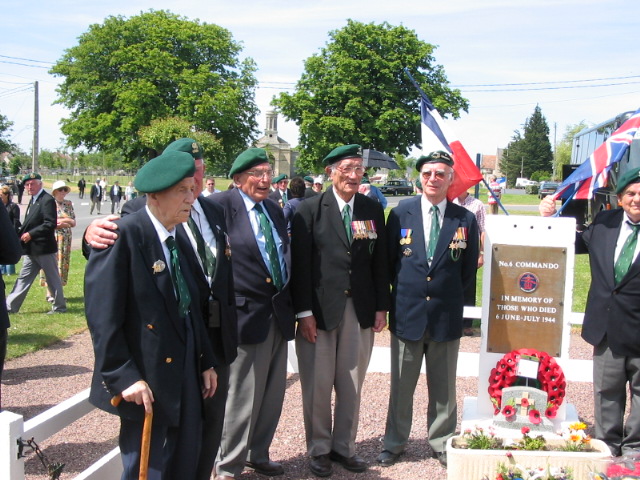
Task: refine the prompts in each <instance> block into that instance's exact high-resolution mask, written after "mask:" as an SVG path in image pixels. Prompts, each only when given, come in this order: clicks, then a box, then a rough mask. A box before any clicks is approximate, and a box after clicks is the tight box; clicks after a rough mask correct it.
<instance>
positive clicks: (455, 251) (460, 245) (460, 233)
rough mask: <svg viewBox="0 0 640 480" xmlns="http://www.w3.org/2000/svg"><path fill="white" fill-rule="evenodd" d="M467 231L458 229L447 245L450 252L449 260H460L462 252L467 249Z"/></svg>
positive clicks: (464, 228)
mask: <svg viewBox="0 0 640 480" xmlns="http://www.w3.org/2000/svg"><path fill="white" fill-rule="evenodd" d="M468 232H469V229H468V228H467V227H458V228H457V230H456V233H455V234H454V235H453V239H452V240H451V243H450V244H449V249H450V250H451V252H450V254H451V259H452V260H453V261H454V262H457V261H458V260H460V255H462V250H465V249H466V248H467V236H468Z"/></svg>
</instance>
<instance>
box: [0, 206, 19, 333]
mask: <svg viewBox="0 0 640 480" xmlns="http://www.w3.org/2000/svg"><path fill="white" fill-rule="evenodd" d="M0 232H2V233H1V234H0V265H13V264H15V263H18V260H20V256H21V255H22V248H20V240H19V238H18V236H17V235H16V234H15V230H14V229H13V225H12V224H11V221H10V220H9V214H8V213H7V210H5V209H4V208H0ZM0 328H9V314H8V313H7V302H6V297H5V292H4V280H3V279H2V275H0Z"/></svg>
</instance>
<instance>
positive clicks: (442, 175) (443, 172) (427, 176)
mask: <svg viewBox="0 0 640 480" xmlns="http://www.w3.org/2000/svg"><path fill="white" fill-rule="evenodd" d="M420 175H422V178H424V179H425V180H428V179H430V178H431V176H432V175H435V176H436V178H437V179H438V180H444V178H445V177H446V176H447V171H446V170H442V169H438V170H422V171H421V172H420Z"/></svg>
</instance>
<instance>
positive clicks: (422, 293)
mask: <svg viewBox="0 0 640 480" xmlns="http://www.w3.org/2000/svg"><path fill="white" fill-rule="evenodd" d="M459 227H463V228H467V245H466V248H465V249H459V252H460V257H459V259H458V260H454V259H453V258H452V251H453V250H452V249H451V248H449V246H450V244H451V241H452V239H453V237H454V235H455V233H456V231H457V229H458V228H459ZM403 229H411V230H412V233H411V243H410V244H406V243H404V242H403V243H404V244H400V240H401V239H402V238H403V233H402V230H403ZM387 231H388V233H389V262H390V270H391V285H392V293H391V301H392V307H391V314H390V316H389V329H390V330H391V332H393V333H394V334H395V335H397V336H398V337H400V338H402V339H405V340H411V341H417V340H420V339H421V338H422V337H423V336H424V334H425V331H427V329H428V331H429V336H430V337H431V338H432V339H433V340H435V341H436V342H446V341H449V340H455V339H457V338H460V336H461V335H462V314H463V309H464V289H465V286H466V285H467V284H468V283H469V282H471V281H472V279H473V277H474V276H475V275H476V269H477V265H478V248H479V245H478V244H479V234H478V224H477V222H476V217H475V216H474V215H473V213H471V212H469V211H468V210H467V209H466V208H464V207H461V206H459V205H455V204H453V203H451V202H447V207H446V209H445V212H444V218H443V221H442V227H441V229H440V236H439V237H438V244H437V246H436V251H435V253H434V257H433V261H432V262H431V265H428V264H427V252H426V249H425V238H424V228H423V223H422V207H421V197H420V196H416V197H414V198H412V199H410V200H403V201H402V202H400V204H399V205H398V206H397V207H395V208H394V209H393V210H391V213H390V214H389V218H388V219H387Z"/></svg>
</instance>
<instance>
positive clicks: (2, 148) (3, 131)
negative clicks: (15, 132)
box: [0, 115, 15, 153]
mask: <svg viewBox="0 0 640 480" xmlns="http://www.w3.org/2000/svg"><path fill="white" fill-rule="evenodd" d="M12 126H13V122H10V121H9V119H8V118H7V117H5V116H4V115H0V153H3V152H12V151H13V150H14V149H15V145H14V144H13V143H11V141H10V140H9V138H8V137H7V136H8V135H9V133H10V132H11V127H12Z"/></svg>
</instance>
